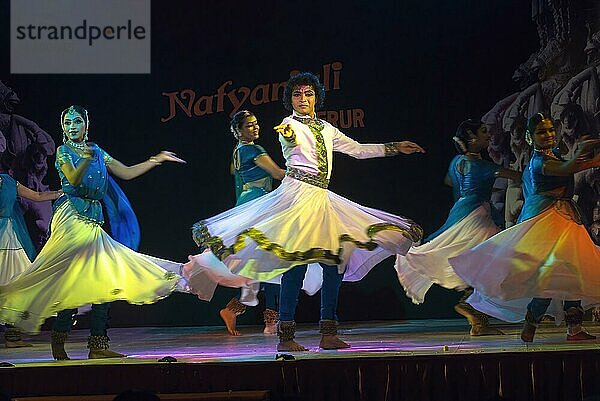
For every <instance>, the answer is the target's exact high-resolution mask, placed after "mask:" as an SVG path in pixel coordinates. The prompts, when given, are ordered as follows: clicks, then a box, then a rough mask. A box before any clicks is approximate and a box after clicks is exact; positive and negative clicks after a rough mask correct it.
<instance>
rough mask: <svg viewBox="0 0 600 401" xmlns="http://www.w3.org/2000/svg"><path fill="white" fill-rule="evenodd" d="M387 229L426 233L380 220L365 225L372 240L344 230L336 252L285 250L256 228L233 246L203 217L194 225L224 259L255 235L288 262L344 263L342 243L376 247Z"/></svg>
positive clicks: (416, 235)
mask: <svg viewBox="0 0 600 401" xmlns="http://www.w3.org/2000/svg"><path fill="white" fill-rule="evenodd" d="M384 230H392V231H397V232H400V233H402V235H404V236H405V237H406V238H408V239H410V240H411V241H412V242H418V241H420V240H421V238H422V236H423V230H422V229H421V227H419V226H418V225H417V224H412V225H411V226H410V228H409V229H408V230H406V229H404V228H402V227H399V226H397V225H395V224H392V223H377V224H373V225H371V226H369V227H367V229H366V233H367V235H368V236H369V238H370V239H369V241H366V242H361V241H358V240H357V239H355V238H353V237H352V236H351V235H349V234H342V235H340V236H339V241H340V248H339V249H338V250H337V253H335V252H334V251H333V250H330V249H323V248H310V249H308V250H306V251H294V252H289V251H286V250H285V249H284V248H283V247H282V246H281V245H279V244H276V243H274V242H272V241H270V240H269V239H268V238H267V236H266V235H264V233H262V232H261V231H260V230H258V229H256V228H248V229H246V230H244V231H242V232H240V233H239V234H238V235H237V236H236V239H235V242H234V243H233V245H231V246H229V247H228V246H225V244H224V243H223V240H222V239H221V238H220V237H218V236H212V235H210V233H209V231H208V227H207V226H206V224H205V223H204V221H199V222H197V223H196V224H194V226H193V227H192V238H193V239H194V241H195V242H196V244H197V245H198V246H199V247H200V248H202V250H204V249H210V251H211V252H212V253H213V254H214V255H215V256H216V257H217V258H219V259H220V260H224V259H225V258H227V257H228V256H230V255H232V254H235V253H238V252H240V251H241V250H242V249H244V248H245V247H246V241H245V237H248V238H250V239H252V240H253V241H254V242H256V243H257V244H258V247H259V248H261V249H262V250H265V251H268V252H271V253H273V254H274V255H275V256H277V257H278V258H279V259H282V260H285V261H287V262H308V261H314V260H321V261H323V260H324V259H325V260H327V261H331V262H333V263H334V264H340V263H341V255H342V250H343V248H342V246H341V243H343V242H352V243H353V244H354V245H355V246H356V247H357V248H361V249H366V250H368V251H373V250H375V249H376V248H377V247H378V246H379V245H378V244H377V243H376V242H375V241H373V239H372V238H373V237H374V236H375V235H377V233H379V232H381V231H384Z"/></svg>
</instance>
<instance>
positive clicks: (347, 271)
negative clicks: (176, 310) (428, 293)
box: [184, 177, 422, 288]
mask: <svg viewBox="0 0 600 401" xmlns="http://www.w3.org/2000/svg"><path fill="white" fill-rule="evenodd" d="M421 235H422V230H421V228H420V227H419V226H418V225H416V224H415V223H414V222H412V221H411V220H410V219H407V218H404V217H400V216H396V215H393V214H391V213H386V212H383V211H380V210H377V209H372V208H368V207H365V206H361V205H359V204H357V203H354V202H352V201H350V200H348V199H345V198H343V197H341V196H339V195H336V194H335V193H333V192H331V191H328V190H326V189H323V188H319V187H316V186H314V185H311V184H307V183H305V182H302V181H299V180H296V179H293V178H290V177H286V178H284V180H283V182H282V183H281V185H280V186H279V187H278V188H277V189H276V190H274V191H273V192H270V193H268V194H266V195H264V196H261V197H260V198H257V199H254V200H252V201H250V202H247V203H244V204H242V205H239V206H237V207H235V208H233V209H230V210H228V211H226V212H223V213H221V214H219V215H217V216H215V217H212V218H209V219H207V220H204V221H202V222H200V223H197V224H196V228H195V239H196V241H197V242H198V243H199V245H201V246H209V247H210V249H211V251H212V252H213V254H215V255H216V256H217V257H218V258H219V259H220V260H222V261H223V263H224V265H225V266H226V267H227V270H229V271H230V272H231V273H232V274H233V275H236V276H241V278H240V279H239V280H244V279H250V280H255V281H266V282H277V280H278V278H279V277H280V276H281V275H282V274H283V273H285V272H286V271H288V270H289V269H291V268H292V267H294V266H296V265H301V264H305V263H311V262H322V263H324V264H327V265H338V270H339V272H340V273H344V280H345V281H358V280H360V279H362V278H363V277H364V276H365V275H366V274H367V273H368V272H369V271H370V270H371V269H372V268H373V267H374V266H375V265H376V264H378V263H379V262H381V261H382V260H383V259H385V258H387V257H389V256H391V255H395V254H405V253H406V252H407V251H408V249H409V248H410V246H411V245H412V244H413V243H414V242H418V241H419V240H420V239H421ZM203 259H205V257H204V256H201V257H200V256H195V257H192V260H191V262H190V263H192V264H193V263H194V261H196V262H197V263H196V264H197V265H198V266H201V267H198V268H197V269H194V267H193V265H190V264H187V265H186V266H185V267H184V276H186V278H188V281H189V278H190V277H191V276H193V275H194V272H195V271H197V270H198V269H205V270H206V269H209V270H210V268H211V264H212V262H214V260H213V261H212V262H210V261H206V260H205V261H203ZM314 270H320V269H314ZM223 273H225V271H224V270H223ZM225 274H227V273H225ZM309 276H314V278H315V279H318V277H319V275H318V274H314V275H308V274H307V277H309ZM310 280H312V279H309V281H310ZM223 283H224V281H221V282H220V284H223ZM224 285H226V284H224ZM234 286H238V285H234ZM315 287H320V283H312V282H311V283H307V282H306V281H305V288H315Z"/></svg>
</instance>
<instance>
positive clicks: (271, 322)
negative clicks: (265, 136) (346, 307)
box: [219, 110, 285, 336]
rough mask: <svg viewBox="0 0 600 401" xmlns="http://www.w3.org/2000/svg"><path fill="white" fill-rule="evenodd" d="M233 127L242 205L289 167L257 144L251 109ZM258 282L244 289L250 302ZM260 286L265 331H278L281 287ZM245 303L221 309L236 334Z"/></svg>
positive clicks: (235, 173)
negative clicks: (237, 320) (278, 306)
mask: <svg viewBox="0 0 600 401" xmlns="http://www.w3.org/2000/svg"><path fill="white" fill-rule="evenodd" d="M230 130H231V133H232V134H233V136H234V137H235V138H236V139H237V140H238V144H237V146H236V147H235V149H234V150H233V156H232V162H231V174H232V175H233V177H234V180H235V196H236V199H237V202H236V204H235V205H236V206H239V205H242V204H244V203H246V202H249V201H251V200H253V199H256V198H259V197H261V196H263V195H265V194H267V193H269V192H271V191H272V190H273V178H275V179H277V180H281V179H283V177H284V176H285V170H283V169H281V168H279V166H278V165H277V164H276V163H275V162H274V161H273V159H271V157H270V156H269V155H268V154H267V152H266V151H265V149H264V148H263V147H261V146H260V145H257V144H255V143H254V141H255V140H257V139H258V134H259V130H260V127H259V125H258V121H257V119H256V116H255V115H254V114H252V113H251V112H249V111H248V110H242V111H238V112H237V113H236V114H235V115H234V116H233V118H232V119H231V123H230ZM257 285H258V283H257V284H256V285H253V286H252V287H250V288H249V287H243V288H242V293H243V295H242V298H241V300H242V302H244V300H245V299H246V300H247V299H250V303H249V305H252V304H254V303H255V302H253V301H254V299H256V297H255V296H253V295H255V294H249V295H250V297H249V296H247V295H244V293H245V292H247V291H250V292H253V291H252V290H253V289H254V290H255V289H256V286H257ZM260 286H261V287H262V288H263V290H264V295H265V307H266V309H265V311H264V313H263V318H264V319H263V320H264V322H265V328H264V333H265V334H275V333H276V325H277V303H278V300H277V299H278V297H279V286H278V285H277V284H273V283H262V284H260ZM254 292H255V291H254ZM242 302H240V300H238V299H237V298H233V299H231V301H229V303H228V304H227V306H226V307H225V308H223V309H221V311H220V312H219V315H220V316H221V318H222V319H223V321H224V322H225V325H226V326H227V331H229V333H230V334H232V335H234V336H239V335H240V332H239V331H238V330H237V329H236V327H235V325H236V318H237V316H239V315H241V314H242V313H244V312H245V311H246V305H244V303H242ZM245 302H248V301H245Z"/></svg>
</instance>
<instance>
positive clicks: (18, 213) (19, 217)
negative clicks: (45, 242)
mask: <svg viewBox="0 0 600 401" xmlns="http://www.w3.org/2000/svg"><path fill="white" fill-rule="evenodd" d="M17 185H18V184H17V182H16V181H15V179H14V178H12V177H11V176H10V175H8V174H0V232H3V231H4V230H6V229H7V226H8V222H9V221H12V226H13V230H14V232H15V235H16V236H17V239H18V240H19V242H20V243H21V246H22V247H23V249H24V250H25V253H26V254H27V257H29V260H33V259H35V255H36V251H35V247H34V246H33V243H32V242H31V237H30V236H29V232H28V231H27V226H26V225H25V219H24V218H23V210H22V209H21V206H20V205H19V202H17Z"/></svg>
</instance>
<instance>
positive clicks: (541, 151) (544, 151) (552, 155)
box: [535, 148, 559, 160]
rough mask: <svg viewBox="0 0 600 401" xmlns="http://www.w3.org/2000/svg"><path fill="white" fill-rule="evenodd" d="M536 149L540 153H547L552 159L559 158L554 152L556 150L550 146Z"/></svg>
mask: <svg viewBox="0 0 600 401" xmlns="http://www.w3.org/2000/svg"><path fill="white" fill-rule="evenodd" d="M535 151H536V152H538V153H541V154H543V155H546V156H548V157H550V158H552V159H555V160H559V159H558V157H556V155H555V154H554V152H553V151H552V149H550V148H546V149H536V150H535Z"/></svg>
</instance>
